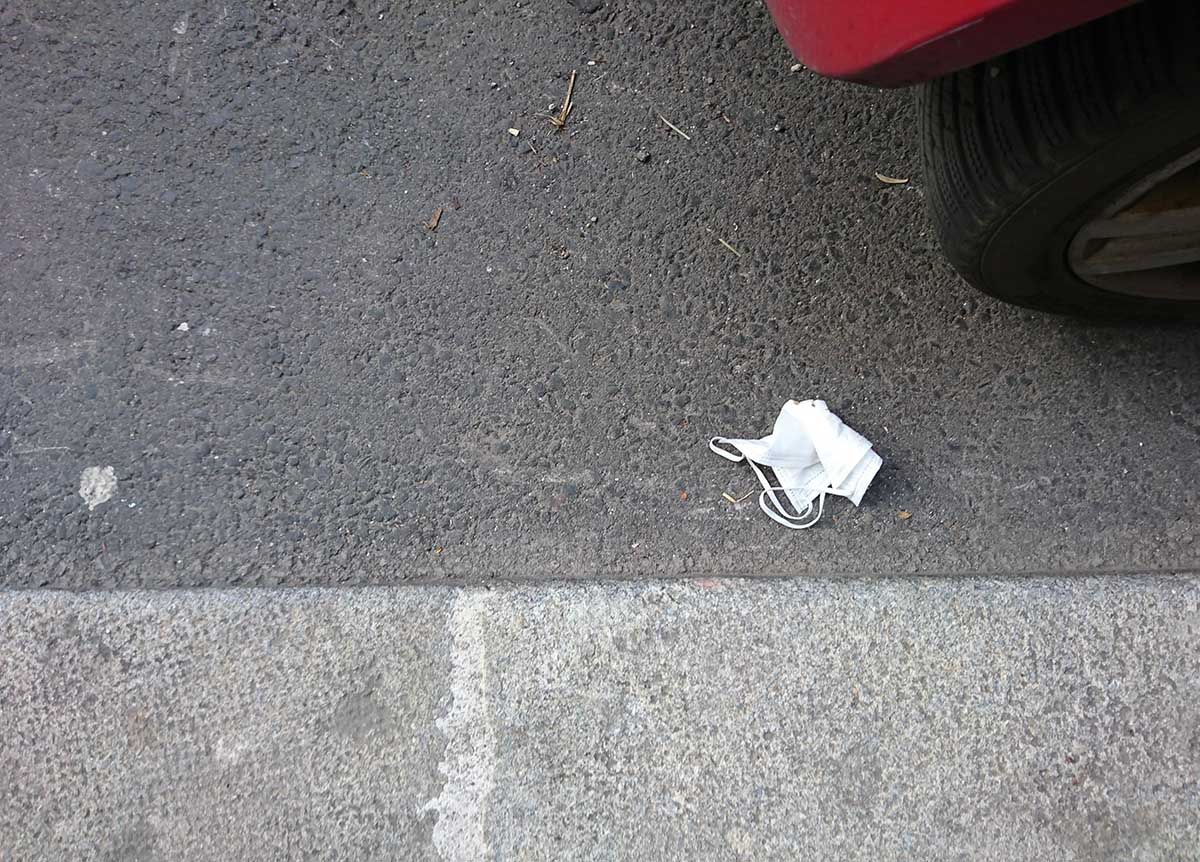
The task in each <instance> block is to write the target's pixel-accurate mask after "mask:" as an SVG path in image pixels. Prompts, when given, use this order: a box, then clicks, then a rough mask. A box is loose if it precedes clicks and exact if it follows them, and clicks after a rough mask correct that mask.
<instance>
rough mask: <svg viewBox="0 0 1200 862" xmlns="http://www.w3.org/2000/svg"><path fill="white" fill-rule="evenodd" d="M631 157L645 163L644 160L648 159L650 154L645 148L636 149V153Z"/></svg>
mask: <svg viewBox="0 0 1200 862" xmlns="http://www.w3.org/2000/svg"><path fill="white" fill-rule="evenodd" d="M633 157H634V158H635V159H637V160H638V161H639V162H641V163H642V164H643V165H644V164H646V162H648V161H650V154H649V153H648V152H646V151H645V150H638V151H637V152H636V153H634V154H633Z"/></svg>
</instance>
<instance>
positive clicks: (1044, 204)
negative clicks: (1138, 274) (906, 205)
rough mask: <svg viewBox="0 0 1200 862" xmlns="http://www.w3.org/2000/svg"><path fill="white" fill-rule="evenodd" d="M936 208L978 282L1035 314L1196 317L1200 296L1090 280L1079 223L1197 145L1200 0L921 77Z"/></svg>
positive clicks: (1133, 10)
mask: <svg viewBox="0 0 1200 862" xmlns="http://www.w3.org/2000/svg"><path fill="white" fill-rule="evenodd" d="M917 99H918V109H919V114H920V121H921V127H922V128H921V134H922V139H923V141H924V153H923V155H924V167H925V181H926V189H927V201H928V206H929V211H930V216H931V218H932V220H933V223H934V226H935V228H936V230H937V232H938V235H939V237H940V239H941V242H942V247H943V249H944V250H945V253H946V255H947V257H948V258H949V259H950V261H951V263H953V264H954V267H955V268H956V269H957V270H958V271H959V272H960V273H961V274H962V275H963V276H964V277H965V278H966V279H967V281H969V282H971V283H972V284H973V285H975V286H976V287H977V288H979V289H980V290H982V291H984V292H985V293H989V294H991V295H992V296H995V297H998V298H1000V299H1003V300H1006V301H1008V302H1012V303H1016V304H1018V305H1023V306H1026V307H1030V308H1037V309H1042V310H1046V311H1055V312H1063V313H1071V314H1082V315H1089V316H1100V317H1109V318H1112V317H1126V318H1128V317H1139V318H1147V317H1148V318H1164V317H1166V318H1176V319H1178V318H1187V319H1193V320H1195V319H1200V296H1197V301H1196V302H1189V301H1184V300H1177V299H1176V300H1162V299H1145V298H1139V297H1135V296H1129V295H1125V294H1119V293H1115V292H1111V291H1106V290H1101V289H1099V288H1097V287H1094V286H1092V285H1090V284H1088V283H1086V282H1084V281H1082V280H1081V279H1079V278H1078V277H1076V275H1075V274H1074V273H1073V272H1072V270H1071V268H1070V266H1069V264H1068V262H1067V248H1068V246H1069V245H1070V243H1071V240H1072V238H1073V237H1074V236H1075V234H1076V232H1077V231H1078V230H1079V228H1080V227H1081V226H1082V225H1084V224H1086V223H1087V222H1088V221H1089V220H1090V219H1091V218H1093V217H1094V216H1095V215H1096V214H1097V213H1099V212H1100V210H1102V209H1103V208H1104V206H1105V205H1106V204H1108V203H1109V202H1111V201H1113V200H1115V199H1116V196H1117V195H1118V194H1119V193H1120V192H1121V190H1123V189H1128V188H1130V187H1132V186H1133V185H1134V183H1135V182H1137V181H1138V180H1139V179H1140V178H1142V177H1144V176H1147V175H1148V173H1149V171H1151V170H1155V169H1159V170H1161V169H1165V167H1166V166H1167V165H1170V164H1171V163H1172V162H1173V161H1174V160H1176V159H1179V158H1181V157H1182V156H1183V155H1184V154H1186V153H1188V152H1190V151H1192V150H1194V149H1196V148H1197V147H1200V2H1198V0H1149V2H1145V3H1142V4H1139V5H1137V6H1133V7H1130V8H1129V9H1126V10H1124V11H1121V12H1118V13H1116V14H1114V15H1110V16H1108V17H1105V18H1101V19H1099V20H1097V21H1094V22H1092V23H1090V24H1087V25H1085V26H1083V27H1080V28H1078V29H1076V30H1071V31H1068V32H1066V33H1062V34H1060V35H1058V36H1055V37H1053V38H1051V39H1048V40H1046V41H1044V42H1039V43H1037V44H1035V45H1031V46H1029V47H1027V48H1023V49H1021V50H1018V51H1014V52H1012V53H1011V54H1007V55H1005V56H1003V57H1000V58H998V59H996V60H993V61H991V62H988V63H984V64H981V65H978V66H973V67H971V68H969V69H965V70H963V71H961V72H957V73H955V74H953V75H947V76H946V77H943V78H939V79H937V80H935V81H932V82H929V83H927V84H924V85H923V86H922V87H921V88H920V90H919V93H918V97H917Z"/></svg>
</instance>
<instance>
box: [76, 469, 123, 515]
mask: <svg viewBox="0 0 1200 862" xmlns="http://www.w3.org/2000/svg"><path fill="white" fill-rule="evenodd" d="M115 493H117V474H116V471H114V470H113V468H112V467H87V468H86V469H84V471H83V472H82V473H81V474H79V496H80V497H83V502H85V503H87V507H88V509H89V510H91V509H94V508H96V507H97V506H99V505H100V504H101V503H106V502H108V501H109V500H110V499H112V495H113V494H115Z"/></svg>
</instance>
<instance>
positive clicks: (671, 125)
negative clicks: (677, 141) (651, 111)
mask: <svg viewBox="0 0 1200 862" xmlns="http://www.w3.org/2000/svg"><path fill="white" fill-rule="evenodd" d="M658 118H659V119H660V120H662V121H663V122H664V123H666V124H667V128H669V129H670V130H671V131H673V132H675V133H676V134H677V135H679V136H680V137H681V138H683V139H684V140H687V141H690V140H691V139H692V136H691V135H689V134H688V133H687V132H685V131H684V130H683V129H681V128H679V126H677V125H675V124H674V123H672V122H671V121H670V120H668V119H667V118H666V117H664V116H663V115H662V114H659V115H658Z"/></svg>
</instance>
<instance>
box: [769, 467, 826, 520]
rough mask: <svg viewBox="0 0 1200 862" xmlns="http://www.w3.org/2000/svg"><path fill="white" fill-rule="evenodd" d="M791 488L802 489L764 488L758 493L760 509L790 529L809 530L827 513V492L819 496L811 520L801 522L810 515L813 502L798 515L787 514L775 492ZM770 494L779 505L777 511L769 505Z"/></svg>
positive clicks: (786, 489)
mask: <svg viewBox="0 0 1200 862" xmlns="http://www.w3.org/2000/svg"><path fill="white" fill-rule="evenodd" d="M750 463H751V464H753V463H754V462H753V461H751V462H750ZM789 490H801V489H790V488H779V487H776V488H767V489H765V490H763V491H762V492H761V493H760V494H759V495H758V507H759V508H760V509H762V510H763V512H765V513H766V515H767V517H768V518H770V519H771V520H772V521H775V522H776V523H778V524H782V525H783V526H785V527H787V528H788V529H789V530H807V529H808V528H809V527H811V526H813V525H814V524H816V523H817V521H819V520H821V516H822V515H823V514H825V494H826V492H825V491H822V492H821V494H820V496H819V497H818V498H817V500H818V505H817V514H816V515H815V516H814V517H812V518H811V519H810V520H808V521H805V522H804V523H800V522H801V521H804V519H805V518H807V517H808V516H809V514H811V513H812V510H813V504H812V503H809V504H808V505H807V506H805V507H804V511H802V512H801V513H800V514H798V515H789V514H787V513H786V512H785V511H784V509H783V507H782V506H780V505H779V498H778V497H776V496H775V494H774V492H775V491H789ZM768 496H769V497H770V498H771V500H772V501H773V502H774V503H775V505H776V506H777V507H778V511H776V510H775V509H772V508H771V507H770V506H768V505H767V497H768Z"/></svg>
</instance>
